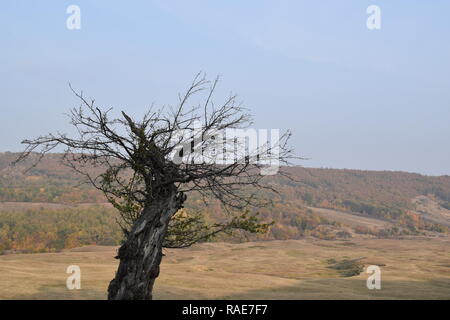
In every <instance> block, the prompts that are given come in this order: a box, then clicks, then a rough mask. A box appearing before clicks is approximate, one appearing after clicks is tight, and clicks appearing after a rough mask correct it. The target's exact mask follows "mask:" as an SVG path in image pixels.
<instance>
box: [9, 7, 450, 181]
mask: <svg viewBox="0 0 450 320" xmlns="http://www.w3.org/2000/svg"><path fill="white" fill-rule="evenodd" d="M72 4H75V5H78V6H79V7H80V9H81V29H80V30H68V29H67V28H66V19H67V18H68V17H69V14H67V13H66V8H67V7H68V6H69V5H72ZM371 4H375V5H378V6H379V7H380V8H381V30H368V29H367V27H366V19H367V17H368V14H367V13H366V8H367V7H368V6H369V5H371ZM449 17H450V1H448V0H434V1H424V0H417V1H414V0H395V1H392V0H389V1H388V0H383V1H381V0H372V1H364V0H346V1H336V0H329V1H317V0H310V1H298V0H296V1H274V0H272V1H264V0H260V1H256V0H255V1H248V0H247V1H237V0H236V1H230V0H226V1H225V0H214V1H212V0H209V1H206V0H205V1H196V0H190V1H185V0H179V1H170V0H160V1H148V0H147V1H111V0H108V1H106V0H105V1H93V0H89V1H80V0H73V1H50V0H48V1H18V0H14V1H2V3H1V4H0V42H1V47H0V49H1V50H0V94H1V101H0V110H1V116H0V151H18V150H20V149H21V146H20V144H19V142H20V141H21V140H22V139H24V138H29V137H34V136H36V135H39V134H43V133H48V132H51V131H57V130H59V131H62V132H64V131H68V130H69V129H68V126H67V121H66V118H65V116H64V113H65V112H66V111H67V110H68V109H69V108H70V107H73V106H76V105H77V101H76V100H75V99H74V97H73V95H72V94H71V92H70V90H69V88H68V85H67V84H68V82H70V83H72V85H73V86H74V87H75V88H77V89H83V90H84V93H85V95H88V96H91V97H95V99H96V101H97V103H98V104H101V105H104V106H112V107H114V108H115V109H117V110H122V109H124V110H128V112H129V113H131V114H134V115H137V114H140V113H142V112H143V111H144V110H145V108H146V107H147V106H149V105H150V104H151V103H152V102H154V103H156V104H159V105H163V104H174V103H175V102H176V101H177V94H178V92H180V91H183V89H184V88H185V87H186V86H187V84H188V83H189V82H190V80H191V79H192V78H193V76H194V75H195V74H196V73H197V72H198V71H201V70H202V71H205V72H206V73H207V74H208V75H210V76H211V77H214V76H215V75H217V74H221V75H222V83H221V86H220V88H219V89H220V91H222V92H224V93H228V92H229V91H235V92H237V93H238V94H239V96H240V98H241V100H242V101H244V103H245V104H246V105H247V106H248V107H249V108H251V110H252V112H253V113H254V115H255V118H256V123H255V127H258V128H290V129H292V131H293V140H292V144H293V145H294V147H295V148H296V150H297V152H298V153H299V154H300V155H302V156H304V157H308V158H311V160H308V161H304V162H303V163H302V164H303V165H304V166H309V167H333V168H357V169H373V170H402V171H412V172H420V173H424V174H431V175H437V174H450V79H449V78H450V41H449V39H450V19H449Z"/></svg>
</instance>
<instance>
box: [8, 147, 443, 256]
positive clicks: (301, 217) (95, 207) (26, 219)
mask: <svg viewBox="0 0 450 320" xmlns="http://www.w3.org/2000/svg"><path fill="white" fill-rule="evenodd" d="M16 157H17V154H14V153H0V252H5V251H9V250H18V251H28V252H35V251H55V250H59V249H62V248H70V247H75V246H79V245H83V244H93V243H101V244H118V243H119V242H120V239H121V235H120V229H119V227H118V226H117V224H116V219H117V213H116V212H115V210H114V209H112V208H111V207H110V206H106V205H104V203H105V199H104V197H103V195H102V194H101V193H100V192H99V191H97V190H95V189H94V188H92V187H91V186H90V185H89V184H83V183H82V182H83V181H82V179H81V177H80V176H79V175H77V174H75V173H74V172H72V171H71V170H70V169H69V168H67V167H64V166H62V165H61V164H60V162H59V155H57V154H53V155H47V156H46V157H45V158H44V159H43V160H42V161H41V162H40V163H39V164H38V165H37V166H36V167H34V168H32V169H31V170H29V171H26V169H27V168H29V167H31V166H32V164H33V160H37V159H38V158H37V157H38V156H37V155H33V156H32V157H31V158H30V159H29V160H28V162H26V163H23V164H21V165H20V166H16V167H11V166H10V163H11V162H12V161H13V160H14V159H15V158H16ZM285 169H286V170H287V171H289V172H290V174H291V177H292V179H288V178H285V177H271V176H268V177H266V178H265V179H266V183H267V184H270V185H272V186H273V187H274V188H275V189H277V190H278V191H279V193H278V194H277V195H273V194H268V193H267V192H263V191H260V196H261V197H271V198H273V200H274V205H273V206H271V207H265V208H261V209H259V210H258V211H259V213H260V216H261V217H262V218H263V219H264V220H265V221H275V224H274V225H273V227H272V228H271V230H270V232H269V234H266V235H262V236H258V238H259V239H297V238H301V237H303V236H313V237H318V238H322V239H336V238H337V239H339V238H342V239H346V238H350V237H353V236H362V235H363V236H371V237H372V236H376V237H397V236H403V235H429V234H430V233H443V232H448V227H449V225H450V210H448V209H450V177H449V176H441V177H428V176H423V175H419V174H413V173H404V172H375V171H359V170H337V169H310V168H302V167H290V168H285ZM421 196H422V198H421V199H422V200H423V199H426V201H428V202H430V203H432V204H433V205H434V207H433V208H434V211H433V215H432V214H431V213H430V214H428V212H426V211H427V207H424V206H421V207H420V208H418V207H417V201H413V200H415V199H416V200H417V199H418V197H421ZM428 202H427V203H428ZM37 203H39V204H37ZM422 203H423V201H422ZM57 204H59V205H57ZM186 207H187V211H188V212H189V210H191V211H194V210H195V211H201V212H203V213H204V215H205V216H206V217H207V220H208V221H215V220H217V219H223V218H224V215H225V213H224V212H223V211H222V210H221V208H220V206H219V205H218V204H217V203H215V202H214V201H210V202H209V205H208V206H205V204H204V202H203V201H201V200H200V198H199V197H198V196H196V195H192V196H191V197H190V199H189V201H188V204H187V206H186ZM316 208H327V209H333V210H335V211H329V212H332V213H333V214H334V215H333V214H332V215H324V214H323V213H322V211H317V210H315V209H316ZM419 209H420V210H419ZM339 212H341V213H339ZM339 215H342V217H344V216H345V218H346V219H339V218H341V217H340V216H339ZM353 217H354V218H355V221H351V220H352V218H353ZM348 221H349V223H348ZM366 221H368V222H367V223H366ZM372 222H373V223H372ZM243 236H245V237H243ZM255 237H256V236H253V235H252V236H250V235H240V236H239V237H238V238H232V239H230V238H226V239H225V240H230V241H237V240H239V241H241V240H242V239H247V238H248V239H255ZM221 239H222V240H224V238H221Z"/></svg>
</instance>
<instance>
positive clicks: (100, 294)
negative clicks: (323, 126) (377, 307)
mask: <svg viewBox="0 0 450 320" xmlns="http://www.w3.org/2000/svg"><path fill="white" fill-rule="evenodd" d="M449 249H450V239H449V238H435V239H429V238H423V239H412V240H390V239H389V240H384V239H353V240H351V241H325V240H314V239H305V240H287V241H267V242H248V243H242V244H229V243H204V244H198V245H195V246H193V247H192V248H189V249H179V250H166V252H165V253H166V256H165V258H164V260H163V265H162V270H161V276H160V278H159V279H158V281H157V285H156V288H155V298H156V299H450V250H449ZM115 250H116V248H115V247H100V246H92V247H83V248H77V249H73V250H70V251H64V252H60V253H48V254H47V253H46V254H11V255H4V256H0V299H105V292H106V288H107V285H108V282H109V280H111V279H112V277H113V275H114V271H115V268H116V265H117V261H116V260H115V259H113V256H114V254H115ZM358 258H362V259H361V260H360V261H361V262H362V263H363V264H364V265H365V266H367V265H371V264H374V265H379V266H380V268H381V271H382V275H381V280H382V282H381V286H382V287H381V290H368V289H367V287H366V279H367V277H368V276H369V275H368V274H366V273H365V272H362V273H361V274H360V275H357V276H352V277H344V276H342V275H341V274H340V273H339V270H335V269H332V268H330V266H331V265H330V259H334V260H336V261H342V260H345V259H358ZM69 265H78V266H80V268H81V289H80V290H73V291H70V290H68V289H67V288H66V285H65V282H66V278H67V276H68V274H66V273H65V271H66V268H67V266H69Z"/></svg>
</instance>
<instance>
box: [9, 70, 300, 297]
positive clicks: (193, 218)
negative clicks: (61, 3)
mask: <svg viewBox="0 0 450 320" xmlns="http://www.w3.org/2000/svg"><path fill="white" fill-rule="evenodd" d="M217 83H218V80H217V79H216V80H215V81H213V82H210V81H208V80H207V79H206V78H205V77H204V76H203V75H200V74H199V75H197V76H196V77H195V79H194V80H193V82H192V83H191V85H190V87H189V88H188V90H187V91H186V92H185V93H184V94H182V95H179V103H178V105H177V106H176V107H164V108H160V109H155V108H153V107H152V108H151V109H150V110H149V111H148V112H147V113H146V114H145V116H144V117H143V118H142V120H140V121H137V120H134V119H132V118H131V117H130V116H129V115H127V114H126V113H125V112H122V116H121V117H117V118H113V119H110V114H111V109H106V110H105V109H102V108H99V107H97V106H95V101H94V100H92V99H86V98H85V97H84V96H83V93H82V92H81V93H79V92H76V91H75V90H73V89H72V87H70V88H71V89H72V91H73V92H74V94H75V95H76V96H77V97H78V98H79V99H80V101H81V104H80V106H79V107H77V108H74V109H72V110H71V112H70V114H69V116H70V120H71V124H72V125H73V126H74V127H75V128H76V130H77V133H78V134H77V135H75V136H74V137H69V136H68V135H66V134H49V135H46V136H41V137H38V138H36V139H33V140H25V141H23V142H22V143H24V144H25V145H26V149H25V151H24V152H23V153H22V155H21V156H20V158H19V159H18V160H17V161H21V160H23V159H25V158H26V157H28V156H29V155H30V154H31V153H36V152H37V153H39V154H40V155H41V156H44V155H45V154H46V153H49V152H54V151H55V150H58V149H57V148H58V147H59V146H64V147H65V152H64V153H63V156H62V161H63V163H64V164H66V165H68V166H70V167H71V168H72V169H73V170H75V171H76V172H78V173H79V174H81V175H83V176H84V177H86V179H87V181H88V182H90V183H91V184H92V185H93V186H94V187H95V188H97V189H99V190H101V191H102V192H103V193H104V194H105V196H106V197H107V199H108V200H109V201H110V202H111V203H112V204H113V205H114V207H116V208H117V209H118V211H119V212H120V214H121V217H122V219H121V220H120V224H121V226H122V229H123V231H124V234H125V235H124V242H123V244H122V246H121V247H120V248H119V249H118V254H117V257H116V258H117V259H119V260H120V263H119V267H118V270H117V272H116V275H115V278H114V279H113V280H112V281H111V282H110V284H109V288H108V299H118V300H123V299H152V291H153V284H154V282H155V279H156V278H157V277H158V275H159V266H160V263H161V259H162V256H163V253H162V249H163V247H169V248H179V247H187V246H190V245H192V244H194V243H196V242H198V241H202V240H207V239H209V238H210V237H212V236H214V235H215V234H217V233H219V232H231V231H232V230H235V229H243V230H247V231H250V232H259V231H265V230H267V228H268V226H269V224H267V223H260V222H259V221H258V219H257V217H256V216H255V215H252V214H250V213H249V211H248V210H247V209H248V208H249V207H251V206H258V205H261V204H263V202H262V200H261V199H259V198H258V197H256V196H255V194H254V190H257V189H259V188H266V189H270V190H272V191H274V190H273V189H272V188H271V187H270V186H269V185H268V184H264V183H262V178H263V177H264V175H265V174H264V170H266V169H267V167H268V165H270V163H271V162H275V163H276V164H277V165H282V164H283V165H284V164H287V161H288V159H290V158H291V157H292V150H290V149H289V148H288V147H287V141H288V138H289V136H290V133H289V132H286V133H284V134H282V135H281V136H279V137H278V139H277V141H275V142H274V141H272V142H270V143H269V141H268V139H267V138H266V141H264V143H261V142H260V143H259V144H258V145H257V147H255V144H254V143H253V142H254V141H253V142H250V143H249V141H247V140H248V139H247V138H246V139H241V138H238V137H236V136H233V135H231V134H230V133H229V132H230V131H232V130H235V132H236V129H237V130H239V129H245V128H248V127H249V126H250V125H251V117H250V115H249V114H248V113H247V112H246V109H245V108H243V107H242V105H241V104H239V103H237V101H236V96H235V95H230V96H229V97H228V98H227V99H225V102H224V103H222V104H220V105H215V104H214V102H213V100H212V97H213V94H214V92H215V89H216V86H217ZM194 95H195V96H199V97H201V98H202V100H201V101H202V103H200V104H198V105H196V106H189V104H190V101H191V99H192V98H193V97H194ZM199 124H201V125H199ZM252 143H253V144H252ZM250 144H252V147H250V146H249V145H250ZM191 192H197V193H198V194H200V195H202V197H203V199H205V201H208V199H216V200H217V201H219V202H220V203H221V204H222V206H223V207H224V208H226V210H227V212H229V213H230V218H229V220H228V221H226V222H223V223H216V224H213V225H206V224H204V223H203V221H202V218H201V214H200V213H196V214H195V213H194V214H187V215H186V214H185V213H180V209H181V208H183V203H184V202H185V200H186V197H187V194H189V193H191ZM177 212H178V213H177ZM236 212H239V214H238V215H236V214H235V213H236Z"/></svg>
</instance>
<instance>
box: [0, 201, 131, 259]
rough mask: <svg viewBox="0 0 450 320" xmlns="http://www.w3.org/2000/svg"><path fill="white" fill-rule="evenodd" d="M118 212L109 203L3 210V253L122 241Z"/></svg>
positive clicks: (0, 242)
mask: <svg viewBox="0 0 450 320" xmlns="http://www.w3.org/2000/svg"><path fill="white" fill-rule="evenodd" d="M116 218H117V213H116V212H115V210H113V209H111V208H107V207H105V206H90V207H84V206H83V207H74V208H60V209H49V208H38V209H26V210H23V211H15V210H14V211H10V212H8V211H3V212H0V254H2V253H6V252H23V253H31V252H55V251H59V250H61V249H67V248H75V247H79V246H83V245H90V244H99V245H118V244H119V243H120V241H121V239H122V233H121V231H120V228H119V227H118V225H117V223H116Z"/></svg>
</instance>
